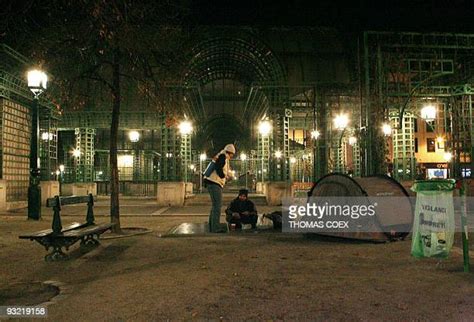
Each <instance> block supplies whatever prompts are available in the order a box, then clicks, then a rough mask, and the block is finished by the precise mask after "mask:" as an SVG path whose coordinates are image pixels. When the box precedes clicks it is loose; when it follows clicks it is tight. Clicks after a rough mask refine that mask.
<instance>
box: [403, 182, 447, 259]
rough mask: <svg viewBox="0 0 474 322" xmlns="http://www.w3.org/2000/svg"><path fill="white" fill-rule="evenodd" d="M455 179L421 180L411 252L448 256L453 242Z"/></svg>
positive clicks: (418, 186) (414, 186)
mask: <svg viewBox="0 0 474 322" xmlns="http://www.w3.org/2000/svg"><path fill="white" fill-rule="evenodd" d="M454 187H455V181H454V180H420V181H416V182H415V184H414V185H413V187H412V190H413V191H416V192H417V194H416V206H415V217H414V222H413V236H412V244H411V254H412V256H414V257H436V258H446V257H448V255H449V252H450V251H451V248H452V247H453V242H454V231H455V223H454V205H453V190H454Z"/></svg>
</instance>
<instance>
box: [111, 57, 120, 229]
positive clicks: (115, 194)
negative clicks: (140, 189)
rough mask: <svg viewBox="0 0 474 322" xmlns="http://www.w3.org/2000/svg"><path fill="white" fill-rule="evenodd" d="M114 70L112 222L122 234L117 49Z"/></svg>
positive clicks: (118, 66) (118, 59)
mask: <svg viewBox="0 0 474 322" xmlns="http://www.w3.org/2000/svg"><path fill="white" fill-rule="evenodd" d="M112 68H113V70H112V78H113V81H112V87H113V90H112V92H113V93H112V96H113V107H112V124H111V126H110V220H111V222H112V223H113V224H115V225H114V226H113V228H112V231H113V232H114V233H121V232H122V230H121V228H120V206H119V174H118V165H117V137H118V128H119V119H120V118H119V117H120V101H121V93H120V51H119V49H118V48H115V50H114V55H113V67H112Z"/></svg>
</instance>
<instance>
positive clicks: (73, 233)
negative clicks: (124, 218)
mask: <svg viewBox="0 0 474 322" xmlns="http://www.w3.org/2000/svg"><path fill="white" fill-rule="evenodd" d="M113 225H114V224H111V223H109V224H101V225H91V226H87V227H84V228H81V229H75V230H70V231H67V232H65V233H64V234H62V236H61V237H64V238H67V237H81V236H86V235H90V234H93V233H96V232H102V231H106V230H107V229H110V228H111V227H112V226H113Z"/></svg>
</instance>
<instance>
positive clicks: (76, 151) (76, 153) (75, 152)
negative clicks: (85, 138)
mask: <svg viewBox="0 0 474 322" xmlns="http://www.w3.org/2000/svg"><path fill="white" fill-rule="evenodd" d="M72 156H73V157H75V158H79V157H80V156H81V149H74V150H72Z"/></svg>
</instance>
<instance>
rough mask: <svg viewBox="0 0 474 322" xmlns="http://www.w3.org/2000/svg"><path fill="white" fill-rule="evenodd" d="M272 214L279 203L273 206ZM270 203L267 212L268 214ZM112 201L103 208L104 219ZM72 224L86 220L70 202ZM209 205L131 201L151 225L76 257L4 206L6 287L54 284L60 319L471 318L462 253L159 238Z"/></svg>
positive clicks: (271, 236) (262, 238)
mask: <svg viewBox="0 0 474 322" xmlns="http://www.w3.org/2000/svg"><path fill="white" fill-rule="evenodd" d="M266 209H268V210H271V208H266ZM263 210H264V209H263V208H262V211H263ZM107 212H108V205H107V201H106V200H104V201H99V202H98V203H97V205H96V214H97V221H99V222H106V221H107V220H108V218H107V217H105V216H106V214H107ZM63 213H64V216H63V224H67V223H70V222H73V221H81V220H82V219H83V216H84V215H85V207H84V206H67V207H64V210H63ZM206 213H207V207H205V206H195V207H180V208H160V207H158V206H156V205H155V204H154V201H153V200H149V199H141V200H132V199H127V200H122V214H123V215H124V216H123V218H122V226H124V227H147V228H151V229H153V233H150V234H146V235H140V236H134V237H129V238H121V239H108V240H104V241H103V242H102V245H101V246H100V247H99V248H97V249H95V250H93V251H91V252H89V253H86V254H84V253H81V252H80V251H79V249H77V248H76V247H73V248H72V249H71V251H70V252H71V255H72V259H71V260H70V261H67V262H60V263H46V262H44V260H43V256H44V255H45V254H46V252H45V250H44V249H43V248H41V247H40V246H39V245H37V244H33V243H32V242H30V241H26V240H19V239H18V235H20V234H22V233H24V232H31V231H36V230H40V229H45V228H48V227H49V226H50V223H51V216H50V209H48V210H46V209H44V210H43V220H41V221H39V222H33V221H27V220H25V218H26V211H25V210H23V211H19V212H15V213H4V214H0V250H1V251H0V281H2V283H1V284H2V285H1V287H6V286H8V285H12V284H14V283H19V282H33V281H46V280H55V281H60V282H63V283H66V285H68V286H69V287H70V291H71V292H70V294H69V295H68V296H67V297H65V298H63V299H61V300H60V301H58V302H57V303H56V304H53V305H51V306H50V307H49V319H48V320H51V321H78V320H80V321H102V320H105V321H125V320H133V321H135V320H137V321H149V320H166V319H172V320H183V319H214V320H217V319H224V320H243V319H250V320H328V319H329V320H348V319H349V320H382V319H383V320H439V321H442V320H443V321H445V320H466V321H468V320H473V319H474V274H472V273H471V274H466V273H463V272H462V257H461V255H460V254H459V253H457V252H453V254H452V256H451V257H450V258H449V259H448V260H445V261H442V262H438V261H437V260H432V259H425V260H417V259H414V258H411V257H410V255H409V251H410V242H409V241H404V242H395V243H387V244H372V243H355V242H348V241H341V240H334V239H323V238H307V237H304V236H300V235H294V234H280V233H258V234H248V233H245V234H232V235H222V234H218V235H213V236H207V237H193V238H161V237H160V235H161V234H162V233H164V232H166V231H168V230H169V229H170V228H171V227H172V226H174V225H176V224H179V223H182V222H203V221H205V220H206V218H205V217H204V216H205V215H206Z"/></svg>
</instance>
